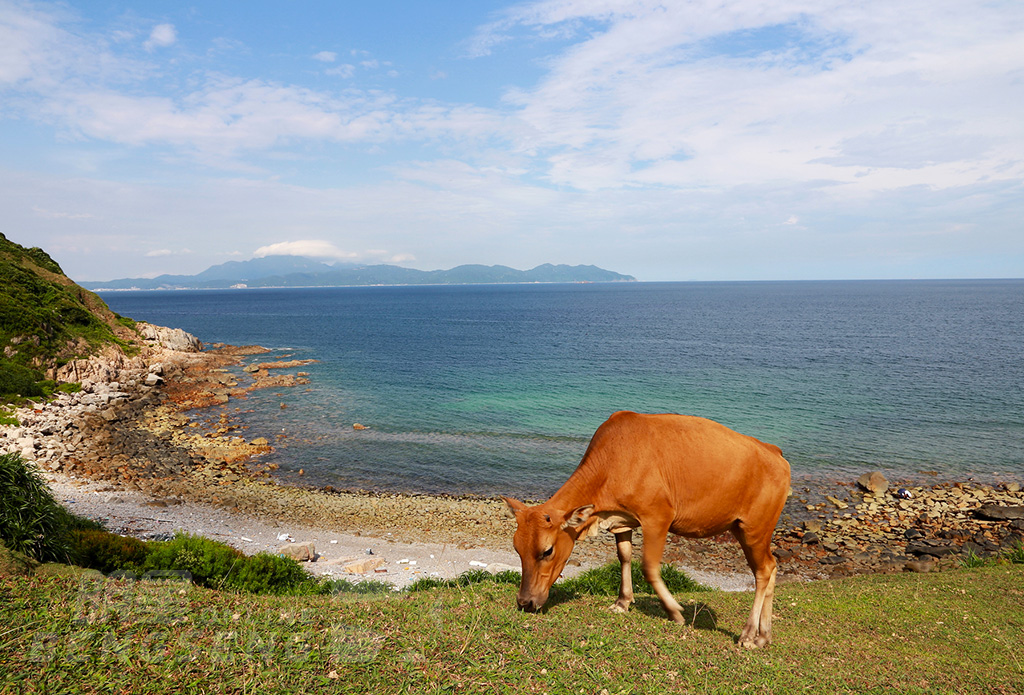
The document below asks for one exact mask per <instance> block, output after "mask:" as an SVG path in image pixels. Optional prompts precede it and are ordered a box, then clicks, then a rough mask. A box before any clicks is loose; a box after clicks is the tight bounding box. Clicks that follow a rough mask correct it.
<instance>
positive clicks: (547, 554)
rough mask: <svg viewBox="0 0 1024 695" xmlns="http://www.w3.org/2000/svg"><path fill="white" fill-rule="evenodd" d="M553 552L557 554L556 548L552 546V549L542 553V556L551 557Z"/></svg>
mask: <svg viewBox="0 0 1024 695" xmlns="http://www.w3.org/2000/svg"><path fill="white" fill-rule="evenodd" d="M553 552H555V546H551V547H550V548H548V549H547V550H545V551H544V552H543V553H541V554H540V556H541V557H551V553H553Z"/></svg>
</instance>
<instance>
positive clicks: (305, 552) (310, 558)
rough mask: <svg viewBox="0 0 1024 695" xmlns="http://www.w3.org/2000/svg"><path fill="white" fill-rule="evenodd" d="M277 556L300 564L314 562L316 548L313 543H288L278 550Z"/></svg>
mask: <svg viewBox="0 0 1024 695" xmlns="http://www.w3.org/2000/svg"><path fill="white" fill-rule="evenodd" d="M277 554H278V555H281V556H283V557H290V558H292V559H293V560H298V561H299V562H314V561H315V560H316V548H315V547H314V546H313V544H312V543H288V544H286V545H282V546H281V547H280V548H278V549H277Z"/></svg>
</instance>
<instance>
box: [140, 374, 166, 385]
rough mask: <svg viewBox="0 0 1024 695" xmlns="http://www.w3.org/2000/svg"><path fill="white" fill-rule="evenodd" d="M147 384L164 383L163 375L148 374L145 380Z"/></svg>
mask: <svg viewBox="0 0 1024 695" xmlns="http://www.w3.org/2000/svg"><path fill="white" fill-rule="evenodd" d="M143 383H144V384H146V386H159V385H160V384H162V383H164V380H163V377H161V376H159V375H158V374H149V375H147V376H146V380H145V381H144V382H143Z"/></svg>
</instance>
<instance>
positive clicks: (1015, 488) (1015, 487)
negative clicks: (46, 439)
mask: <svg viewBox="0 0 1024 695" xmlns="http://www.w3.org/2000/svg"><path fill="white" fill-rule="evenodd" d="M1003 489H1004V490H1006V491H1007V492H1013V493H1015V492H1020V484H1019V483H1003Z"/></svg>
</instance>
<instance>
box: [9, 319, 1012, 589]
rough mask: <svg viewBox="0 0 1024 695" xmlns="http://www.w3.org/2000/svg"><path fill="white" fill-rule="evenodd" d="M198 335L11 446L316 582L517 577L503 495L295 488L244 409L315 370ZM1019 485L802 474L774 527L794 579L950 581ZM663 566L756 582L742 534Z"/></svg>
mask: <svg viewBox="0 0 1024 695" xmlns="http://www.w3.org/2000/svg"><path fill="white" fill-rule="evenodd" d="M184 336H187V334H184ZM184 336H183V335H182V332H181V331H172V330H171V329H162V328H159V327H152V329H151V330H150V331H149V337H150V339H149V340H147V345H146V346H145V347H143V349H142V351H141V353H140V354H138V355H136V356H134V357H132V358H130V359H128V358H124V357H123V356H118V355H105V356H104V355H101V356H99V357H96V358H94V359H92V360H88V361H84V360H83V361H76V363H75V364H72V365H70V370H71V371H72V372H73V374H72V376H75V377H77V378H76V379H75V380H76V381H79V382H80V383H81V384H82V390H81V391H80V392H78V393H74V394H60V395H59V396H58V397H57V398H56V399H55V400H53V401H52V402H49V403H46V404H39V405H36V406H34V407H31V408H21V409H19V410H18V411H17V412H16V414H15V417H16V418H17V420H18V421H19V425H18V426H5V427H3V428H0V450H7V451H17V452H18V453H20V454H21V455H22V456H23V457H24V458H25V459H27V460H30V461H33V462H34V463H35V465H36V466H37V467H38V468H39V470H40V471H41V473H42V474H43V476H44V477H45V478H46V479H47V480H48V481H49V483H50V485H51V488H52V489H53V491H54V494H55V496H56V497H57V498H58V499H59V500H61V501H62V502H63V503H64V504H65V505H66V506H67V507H68V508H69V509H71V511H73V512H75V513H77V514H80V515H83V516H87V517H90V518H94V519H99V520H102V521H103V522H104V523H105V524H106V526H107V528H108V529H109V530H111V531H114V532H117V533H122V534H125V535H132V536H136V537H140V538H150V539H154V538H155V539H160V538H166V537H168V536H169V535H171V534H173V533H175V532H178V531H186V532H189V533H195V534H200V535H205V536H209V537H211V538H215V539H217V540H220V541H223V542H226V543H228V544H230V545H232V546H235V547H237V548H239V549H241V550H243V551H245V552H247V553H254V552H259V551H269V552H295V554H297V555H298V556H300V557H303V556H305V557H308V560H307V561H306V562H305V566H306V567H307V568H308V569H309V570H310V571H312V572H315V573H318V574H332V575H338V576H344V577H346V578H349V579H353V580H356V581H361V580H366V579H373V580H380V581H386V582H389V583H391V584H393V585H394V586H395V587H396V588H401V587H403V586H407V585H408V584H409V583H411V582H412V581H414V580H416V579H419V578H423V577H442V578H450V577H454V576H457V575H459V574H461V573H462V572H465V571H468V570H473V569H486V570H488V571H501V570H507V569H518V567H519V560H518V557H517V556H516V554H515V552H514V551H513V549H512V543H511V539H512V534H513V532H514V521H513V520H512V519H511V518H509V516H508V514H507V513H506V508H505V505H504V503H503V502H502V501H500V500H498V499H487V498H482V497H467V496H461V497H456V496H443V495H419V494H395V493H383V492H374V491H361V490H336V489H333V488H330V487H327V488H316V487H312V486H309V487H302V486H295V485H283V484H280V483H279V481H277V480H276V479H275V477H274V470H275V464H274V462H273V459H274V451H275V446H280V445H282V444H283V442H280V441H278V442H274V441H268V440H267V439H264V438H247V437H246V436H245V435H246V433H245V429H244V426H243V425H242V424H240V418H239V417H238V415H239V414H240V413H242V412H243V411H244V410H245V408H246V396H247V394H248V393H251V392H252V391H253V390H255V389H263V388H274V389H288V388H294V387H297V386H302V385H303V384H306V383H308V374H306V372H304V371H303V367H304V366H305V365H306V364H308V361H303V360H290V359H288V357H287V356H284V357H282V358H281V359H276V360H269V361H267V358H266V357H265V355H266V353H267V352H268V351H267V350H265V349H263V348H260V347H258V346H247V347H233V346H226V345H213V346H207V347H205V348H202V349H201V346H200V344H199V341H198V340H196V339H195V338H194V337H192V336H187V337H184ZM239 367H242V369H239ZM353 424H354V425H355V424H357V423H353ZM865 473H866V474H867V473H870V472H869V471H865ZM1021 482H1022V481H1021V480H997V481H986V482H985V483H981V482H976V481H971V480H966V481H935V482H934V483H931V484H923V483H921V481H913V482H911V481H887V480H884V478H882V479H881V480H879V478H878V477H872V476H869V475H865V476H863V477H862V480H861V481H860V482H859V483H858V481H855V480H821V479H810V478H807V479H804V478H798V477H795V478H794V481H793V486H792V487H793V494H792V496H791V497H790V500H789V503H788V504H787V507H786V509H785V510H784V512H783V516H782V519H781V520H780V523H779V526H778V528H777V530H776V534H775V554H776V556H777V558H778V559H779V581H783V582H785V581H808V580H819V579H828V578H832V577H842V576H848V575H850V574H858V573H879V572H902V571H915V572H924V571H941V570H942V569H944V568H952V567H956V566H959V565H960V564H961V560H962V558H964V557H967V556H969V555H971V554H974V555H977V556H979V557H983V556H987V555H997V554H999V553H1000V552H1002V551H1004V550H1005V549H1008V548H1012V547H1014V545H1015V544H1018V543H1020V542H1021V540H1022V538H1024V492H1022V491H1021ZM634 543H636V544H638V545H639V544H642V537H641V536H640V534H637V535H636V537H635V539H634ZM304 545H305V549H306V550H305V551H303V550H302V549H301V547H302V546H304ZM614 557H615V552H614V543H613V541H612V538H611V537H610V536H608V537H607V538H605V537H600V536H599V537H596V538H592V539H588V540H586V541H581V542H580V543H579V544H578V546H577V549H576V551H575V552H574V554H573V557H572V558H571V560H570V564H569V565H568V566H567V568H566V574H567V575H571V574H573V573H576V572H579V571H581V570H583V569H586V568H589V567H594V566H598V565H601V564H605V563H607V562H609V561H611V560H613V559H614ZM665 561H666V562H671V563H672V564H674V565H676V566H678V567H680V568H681V569H684V570H685V571H687V572H688V573H689V574H691V575H692V576H693V577H694V578H695V579H697V580H698V581H702V582H703V583H706V584H709V585H713V586H716V587H719V588H723V589H727V590H746V589H752V588H753V581H752V577H751V575H750V572H749V570H748V569H747V568H746V564H745V562H744V560H743V557H742V553H741V552H740V549H739V546H738V544H737V543H736V542H735V541H734V540H733V539H732V537H731V536H728V535H725V536H722V537H716V538H710V539H700V540H689V539H678V538H675V537H670V541H669V544H668V545H667V547H666V553H665Z"/></svg>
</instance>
